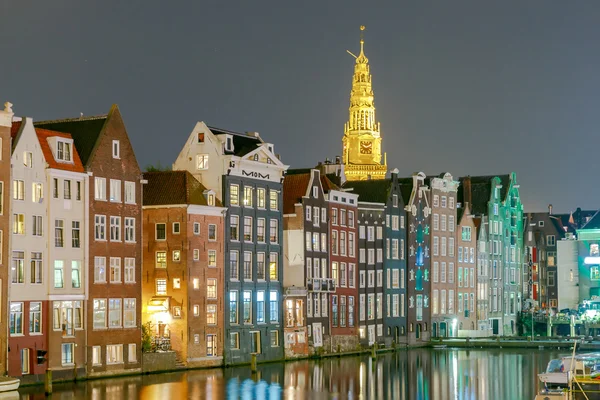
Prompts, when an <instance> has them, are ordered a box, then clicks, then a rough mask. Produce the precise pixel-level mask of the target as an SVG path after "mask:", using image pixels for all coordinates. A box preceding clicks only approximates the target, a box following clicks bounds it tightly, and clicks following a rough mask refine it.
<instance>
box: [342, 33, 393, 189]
mask: <svg viewBox="0 0 600 400" xmlns="http://www.w3.org/2000/svg"><path fill="white" fill-rule="evenodd" d="M365 29H366V28H365V26H364V25H361V26H360V53H359V55H358V57H356V62H355V64H354V75H353V77H352V90H351V91H350V108H349V110H348V111H349V119H348V122H347V123H346V125H345V127H344V139H343V155H344V156H343V159H344V163H345V164H346V165H347V167H346V177H347V179H348V180H362V179H369V178H372V179H383V178H384V177H385V173H386V162H385V161H383V164H382V163H381V162H382V153H381V136H380V126H379V122H377V121H376V119H375V104H374V95H373V86H372V82H371V71H370V67H369V59H368V58H367V56H366V55H365V48H364V47H365V46H364V45H365V38H364V32H365ZM350 54H352V53H350ZM352 165H354V167H353V166H352ZM354 170H355V171H354Z"/></svg>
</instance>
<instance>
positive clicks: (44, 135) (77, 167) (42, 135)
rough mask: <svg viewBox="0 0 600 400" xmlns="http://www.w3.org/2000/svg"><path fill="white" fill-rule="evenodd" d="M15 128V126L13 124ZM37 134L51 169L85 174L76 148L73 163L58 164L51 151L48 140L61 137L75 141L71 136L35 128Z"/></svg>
mask: <svg viewBox="0 0 600 400" xmlns="http://www.w3.org/2000/svg"><path fill="white" fill-rule="evenodd" d="M13 127H14V124H13ZM35 133H36V134H37V137H38V141H39V142H40V147H41V148H42V153H44V158H45V159H46V162H47V163H48V166H49V167H50V168H54V169H62V170H64V171H71V172H84V169H83V164H82V163H81V159H80V158H79V153H78V152H77V150H76V149H75V146H71V152H72V154H73V163H66V162H58V161H56V160H55V159H54V154H53V153H52V149H50V144H49V143H48V138H51V137H61V138H64V139H73V138H72V137H71V135H70V134H68V133H62V132H55V131H49V130H47V129H41V128H35Z"/></svg>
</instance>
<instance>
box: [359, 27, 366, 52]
mask: <svg viewBox="0 0 600 400" xmlns="http://www.w3.org/2000/svg"><path fill="white" fill-rule="evenodd" d="M365 29H366V27H365V26H364V25H361V26H360V52H361V53H362V52H363V45H364V44H365Z"/></svg>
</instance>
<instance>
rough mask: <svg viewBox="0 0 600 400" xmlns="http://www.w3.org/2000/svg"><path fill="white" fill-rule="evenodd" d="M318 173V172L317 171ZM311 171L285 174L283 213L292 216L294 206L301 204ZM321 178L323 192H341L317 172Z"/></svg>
mask: <svg viewBox="0 0 600 400" xmlns="http://www.w3.org/2000/svg"><path fill="white" fill-rule="evenodd" d="M317 171H318V170H317ZM311 174H312V171H311V170H310V169H309V172H307V173H300V174H296V173H292V174H291V175H288V174H286V175H285V177H284V178H283V213H284V214H293V213H294V210H295V208H294V205H295V204H297V203H300V202H302V197H304V196H306V190H307V188H308V184H309V183H310V178H311ZM319 177H320V178H321V186H322V187H323V192H325V193H327V192H329V191H331V190H341V189H340V188H339V187H338V186H337V185H336V184H335V183H333V182H331V181H330V180H329V178H327V177H326V176H324V175H323V174H321V173H320V172H319Z"/></svg>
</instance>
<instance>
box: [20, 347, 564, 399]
mask: <svg viewBox="0 0 600 400" xmlns="http://www.w3.org/2000/svg"><path fill="white" fill-rule="evenodd" d="M557 357H559V354H558V353H556V352H552V351H543V350H519V351H516V350H514V351H513V350H479V349H478V350H470V351H467V350H446V349H443V350H429V349H418V350H410V351H399V352H396V353H385V354H380V355H379V356H378V358H377V359H375V360H373V359H371V357H369V356H361V357H339V358H338V357H331V358H326V359H322V360H316V361H313V360H311V361H296V362H290V363H287V364H284V363H272V364H263V365H259V368H258V369H259V371H258V373H255V374H252V373H251V372H250V368H248V367H247V366H246V367H236V368H227V369H210V370H196V371H187V372H178V373H168V374H157V375H145V376H138V377H123V378H114V379H110V380H108V379H107V380H95V381H87V382H79V383H70V384H55V385H54V394H53V396H52V399H53V400H73V399H92V400H109V399H110V400H121V399H127V400H129V399H144V400H167V399H169V400H170V399H173V400H177V399H206V400H216V399H236V400H237V399H243V400H245V399H257V400H260V399H267V400H272V399H281V398H283V399H312V400H317V399H321V398H326V399H360V400H369V399H399V400H428V399H435V400H438V399H440V400H444V399H453V400H462V399H465V400H471V399H485V398H492V397H490V394H493V395H494V396H493V398H497V399H521V398H533V397H534V395H535V393H536V390H537V373H539V372H541V371H542V370H544V369H545V367H546V364H547V363H548V361H549V360H550V359H551V358H557ZM43 391H44V388H43V386H37V387H26V388H22V389H21V390H20V399H22V400H37V399H40V400H41V399H45V398H46V397H45V395H44V393H43Z"/></svg>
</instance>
